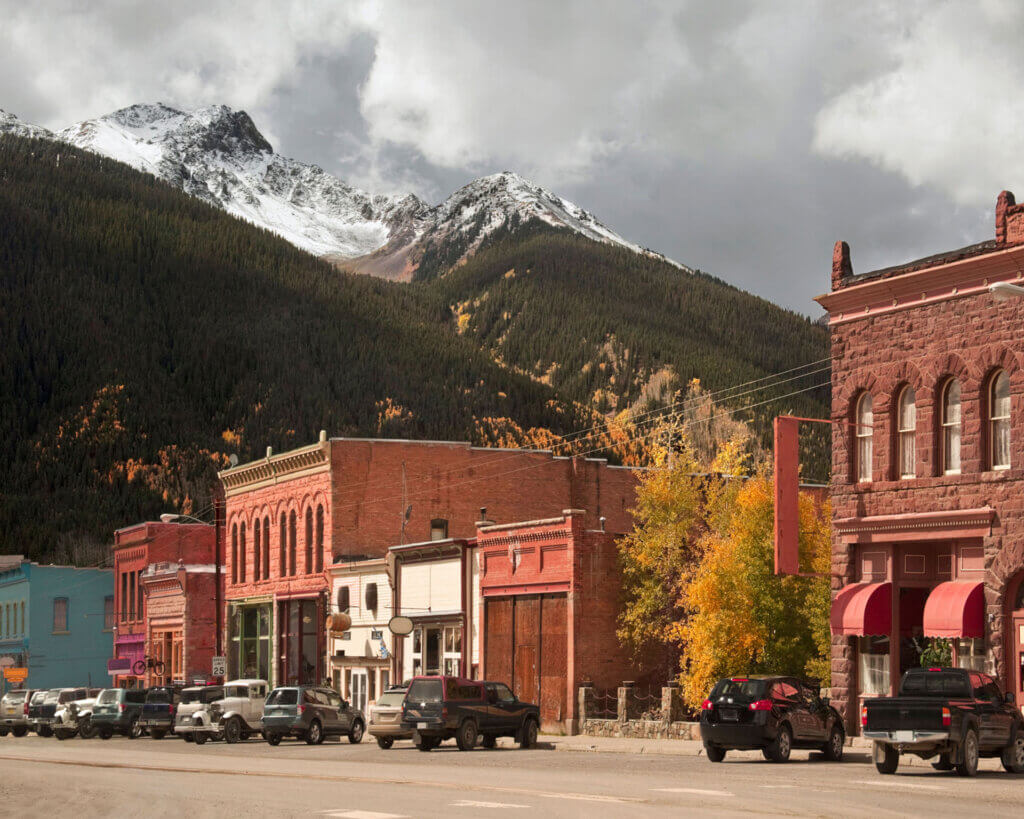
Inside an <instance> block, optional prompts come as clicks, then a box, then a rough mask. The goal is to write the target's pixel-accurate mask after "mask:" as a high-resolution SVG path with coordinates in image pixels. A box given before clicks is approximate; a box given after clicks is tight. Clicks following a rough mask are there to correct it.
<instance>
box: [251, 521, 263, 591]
mask: <svg viewBox="0 0 1024 819" xmlns="http://www.w3.org/2000/svg"><path fill="white" fill-rule="evenodd" d="M262 545H263V531H262V528H261V527H260V519H259V518H256V523H254V524H253V527H252V579H253V580H259V579H260V567H261V566H263V554H262V551H263V550H262V549H261V548H260V547H261V546H262Z"/></svg>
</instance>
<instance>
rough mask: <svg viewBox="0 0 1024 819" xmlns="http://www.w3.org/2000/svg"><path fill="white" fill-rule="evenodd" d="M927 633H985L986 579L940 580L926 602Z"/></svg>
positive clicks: (936, 634) (925, 633) (947, 635)
mask: <svg viewBox="0 0 1024 819" xmlns="http://www.w3.org/2000/svg"><path fill="white" fill-rule="evenodd" d="M924 635H925V637H984V636H985V586H984V584H983V583H962V582H961V583H958V582H956V581H951V582H948V583H940V584H939V585H938V586H936V587H935V588H934V589H932V593H931V594H930V595H928V601H927V602H926V603H925V604H924Z"/></svg>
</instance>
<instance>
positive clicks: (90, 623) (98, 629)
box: [0, 561, 115, 688]
mask: <svg viewBox="0 0 1024 819" xmlns="http://www.w3.org/2000/svg"><path fill="white" fill-rule="evenodd" d="M113 592H114V590H113V577H112V572H111V571H110V569H79V568H76V567H73V566H41V565H39V564H38V563H31V562H29V561H22V562H21V563H18V564H16V565H10V564H8V565H7V566H6V567H5V568H4V569H3V570H0V620H2V627H0V657H4V658H6V661H7V662H8V663H11V666H10V668H12V669H24V672H23V673H17V674H16V676H17V677H22V678H23V679H22V681H21V682H19V683H18V685H19V686H24V687H29V688H57V687H60V686H72V685H86V686H102V685H104V684H105V683H106V679H107V669H106V663H107V658H108V657H110V651H111V646H112V644H113V630H114V623H115V620H114V593H113ZM5 665H6V663H5ZM6 677H7V675H6V673H5V678H6ZM12 682H13V679H12Z"/></svg>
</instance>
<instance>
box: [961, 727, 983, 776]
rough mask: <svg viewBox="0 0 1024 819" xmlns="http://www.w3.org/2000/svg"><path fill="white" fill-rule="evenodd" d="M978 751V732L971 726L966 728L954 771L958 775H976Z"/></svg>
mask: <svg viewBox="0 0 1024 819" xmlns="http://www.w3.org/2000/svg"><path fill="white" fill-rule="evenodd" d="M978 751H979V748H978V732H977V731H975V730H974V729H973V728H968V729H967V733H966V734H965V735H964V741H963V745H962V747H961V748H960V762H958V763H957V766H956V772H957V773H958V774H959V775H960V776H977V774H978V756H979V754H978Z"/></svg>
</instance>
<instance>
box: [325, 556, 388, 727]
mask: <svg viewBox="0 0 1024 819" xmlns="http://www.w3.org/2000/svg"><path fill="white" fill-rule="evenodd" d="M387 563H388V561H387V559H386V558H383V557H376V558H369V559H367V560H345V561H340V562H338V563H335V564H334V565H333V566H331V567H330V568H329V569H328V576H329V577H330V581H331V603H332V606H331V607H332V613H336V612H337V613H344V614H347V615H349V617H351V618H352V625H351V627H350V628H349V629H348V630H347V631H343V632H337V633H333V632H332V633H331V634H330V635H329V636H328V652H329V657H328V663H329V665H330V671H331V679H332V681H333V683H334V688H335V689H336V690H337V691H339V692H340V693H341V695H342V697H344V698H345V699H346V700H348V701H349V702H350V703H352V704H353V705H354V706H355V707H356V708H359V709H360V710H362V711H363V712H364V713H366V706H367V704H368V703H371V702H374V701H375V700H376V699H377V695H378V694H380V693H381V692H382V691H386V690H387V688H388V686H389V685H391V681H392V679H393V677H392V676H391V675H392V668H391V664H392V658H393V656H394V640H395V637H394V635H393V634H392V633H391V630H390V629H389V628H388V621H389V620H390V619H391V617H392V614H393V606H392V596H391V578H390V573H389V571H388V565H387Z"/></svg>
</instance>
